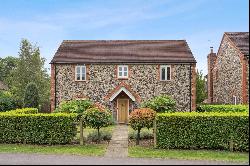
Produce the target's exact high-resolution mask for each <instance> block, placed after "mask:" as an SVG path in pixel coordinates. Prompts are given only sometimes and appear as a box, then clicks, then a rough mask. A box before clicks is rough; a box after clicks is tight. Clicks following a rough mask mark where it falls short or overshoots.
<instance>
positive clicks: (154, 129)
mask: <svg viewBox="0 0 250 166" xmlns="http://www.w3.org/2000/svg"><path fill="white" fill-rule="evenodd" d="M153 130H154V131H153V132H154V148H156V146H157V145H156V144H157V142H156V118H155V120H154V129H153Z"/></svg>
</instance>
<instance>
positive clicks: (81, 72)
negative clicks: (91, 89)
mask: <svg viewBox="0 0 250 166" xmlns="http://www.w3.org/2000/svg"><path fill="white" fill-rule="evenodd" d="M75 80H76V81H86V66H85V65H81V66H80V65H79V66H76V67H75Z"/></svg>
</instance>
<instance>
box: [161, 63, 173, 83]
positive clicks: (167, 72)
mask: <svg viewBox="0 0 250 166" xmlns="http://www.w3.org/2000/svg"><path fill="white" fill-rule="evenodd" d="M170 79H171V66H170V65H161V66H160V80H161V81H169V80H170Z"/></svg>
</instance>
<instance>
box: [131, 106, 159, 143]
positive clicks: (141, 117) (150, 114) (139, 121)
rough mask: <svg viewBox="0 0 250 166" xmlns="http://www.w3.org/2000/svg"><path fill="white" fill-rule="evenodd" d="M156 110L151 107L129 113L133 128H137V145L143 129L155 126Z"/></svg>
mask: <svg viewBox="0 0 250 166" xmlns="http://www.w3.org/2000/svg"><path fill="white" fill-rule="evenodd" d="M155 116H156V112H155V111H154V110H152V109H150V108H140V109H135V110H133V111H132V112H131V113H130V115H129V124H130V126H131V127H132V129H134V130H137V137H136V145H139V140H140V132H141V129H142V128H144V127H146V128H148V129H149V128H151V127H153V123H154V119H155Z"/></svg>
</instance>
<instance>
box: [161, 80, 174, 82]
mask: <svg viewBox="0 0 250 166" xmlns="http://www.w3.org/2000/svg"><path fill="white" fill-rule="evenodd" d="M171 81H172V80H160V82H171Z"/></svg>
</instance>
